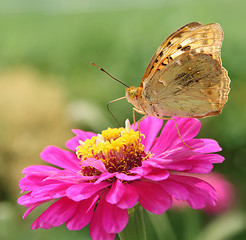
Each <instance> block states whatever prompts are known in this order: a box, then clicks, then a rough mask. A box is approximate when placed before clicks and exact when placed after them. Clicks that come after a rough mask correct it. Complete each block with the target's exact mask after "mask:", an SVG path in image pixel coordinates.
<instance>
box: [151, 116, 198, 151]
mask: <svg viewBox="0 0 246 240" xmlns="http://www.w3.org/2000/svg"><path fill="white" fill-rule="evenodd" d="M175 119H176V122H177V125H178V128H179V131H180V134H181V136H182V138H183V140H184V141H185V140H188V139H192V138H193V137H195V136H196V135H197V134H198V133H199V131H200V127H201V123H200V121H198V120H197V119H195V118H175ZM180 142H181V139H180V137H179V136H178V131H177V128H176V126H175V123H174V120H169V121H167V123H166V124H165V126H164V128H163V130H162V132H161V135H160V137H159V139H158V141H157V142H156V143H155V145H154V146H153V148H152V149H151V152H152V153H155V154H156V155H158V154H161V153H162V152H164V151H166V150H167V149H170V148H172V147H174V146H175V145H177V144H178V143H180Z"/></svg>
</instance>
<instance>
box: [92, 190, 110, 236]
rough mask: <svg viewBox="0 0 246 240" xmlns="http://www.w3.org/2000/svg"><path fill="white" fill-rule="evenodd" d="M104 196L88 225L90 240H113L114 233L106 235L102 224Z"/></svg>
mask: <svg viewBox="0 0 246 240" xmlns="http://www.w3.org/2000/svg"><path fill="white" fill-rule="evenodd" d="M105 194H106V192H105ZM105 194H103V196H102V197H101V199H100V201H99V203H98V205H97V207H96V210H95V212H94V214H93V216H92V220H91V222H90V225H89V231H90V236H91V239H92V240H114V238H115V233H108V232H107V231H106V230H105V228H104V226H103V223H102V221H103V220H102V218H103V211H104V203H105V199H104V198H105Z"/></svg>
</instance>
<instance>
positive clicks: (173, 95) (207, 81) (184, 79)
mask: <svg viewBox="0 0 246 240" xmlns="http://www.w3.org/2000/svg"><path fill="white" fill-rule="evenodd" d="M222 40H223V30H222V28H221V27H220V25H219V24H217V23H211V24H206V25H202V24H200V23H198V22H192V23H189V24H187V25H185V26H183V27H181V28H180V29H178V30H177V31H175V32H174V33H172V34H171V35H170V36H169V37H168V38H167V39H166V40H165V41H164V42H163V43H162V44H161V45H160V47H159V48H158V49H157V51H156V52H155V54H154V56H153V57H152V59H151V61H150V63H149V65H148V66H147V69H146V70H145V72H144V74H143V77H142V81H141V83H140V87H126V89H125V98H126V99H127V100H128V102H130V103H132V104H133V106H134V109H133V112H134V111H136V112H138V113H140V114H143V115H144V116H155V117H159V118H163V119H165V117H182V118H186V117H191V118H203V117H207V116H214V115H218V114H220V113H221V111H222V109H223V107H224V105H225V103H226V102H227V99H228V93H229V91H230V88H229V84H230V78H229V77H228V74H227V71H226V70H225V68H223V67H222V63H221V57H220V49H221V45H222ZM134 116H135V115H134ZM134 118H135V117H134ZM134 121H135V120H134Z"/></svg>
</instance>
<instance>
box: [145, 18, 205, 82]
mask: <svg viewBox="0 0 246 240" xmlns="http://www.w3.org/2000/svg"><path fill="white" fill-rule="evenodd" d="M200 26H202V25H201V24H200V23H198V22H192V23H189V24H186V25H185V26H183V27H181V28H179V29H178V30H176V31H175V32H173V33H172V34H171V35H170V36H169V37H168V38H167V39H166V40H165V41H164V42H163V43H162V44H161V45H160V47H159V48H158V49H157V50H156V52H155V54H154V56H153V57H152V59H151V60H150V62H149V65H148V66H147V68H146V70H145V72H144V75H143V78H142V81H141V85H142V83H143V81H144V80H145V79H146V78H148V77H149V76H151V75H153V74H154V72H155V71H156V68H155V67H156V66H158V65H159V64H160V63H161V62H162V61H163V59H165V58H167V57H168V56H170V52H173V50H174V49H173V45H175V46H176V45H177V42H179V41H180V38H181V37H182V36H187V33H188V32H190V31H193V30H195V29H197V28H198V27H200Z"/></svg>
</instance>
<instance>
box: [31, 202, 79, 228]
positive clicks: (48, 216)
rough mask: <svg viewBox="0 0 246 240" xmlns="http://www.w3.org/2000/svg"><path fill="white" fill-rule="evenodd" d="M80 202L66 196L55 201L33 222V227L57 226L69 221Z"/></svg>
mask: <svg viewBox="0 0 246 240" xmlns="http://www.w3.org/2000/svg"><path fill="white" fill-rule="evenodd" d="M77 207H78V204H77V203H76V202H73V201H72V200H70V199H68V198H66V197H64V198H61V199H60V200H58V201H57V202H55V203H53V204H52V205H51V206H50V207H49V208H48V209H47V210H46V211H44V212H43V213H42V214H41V215H40V216H39V217H38V218H37V219H36V220H35V221H34V223H33V224H32V226H31V228H32V229H37V228H39V227H40V228H45V229H47V228H51V227H57V226H60V225H62V224H63V223H65V222H66V221H68V220H69V219H70V218H71V217H72V216H73V215H74V213H75V211H76V210H77Z"/></svg>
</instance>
